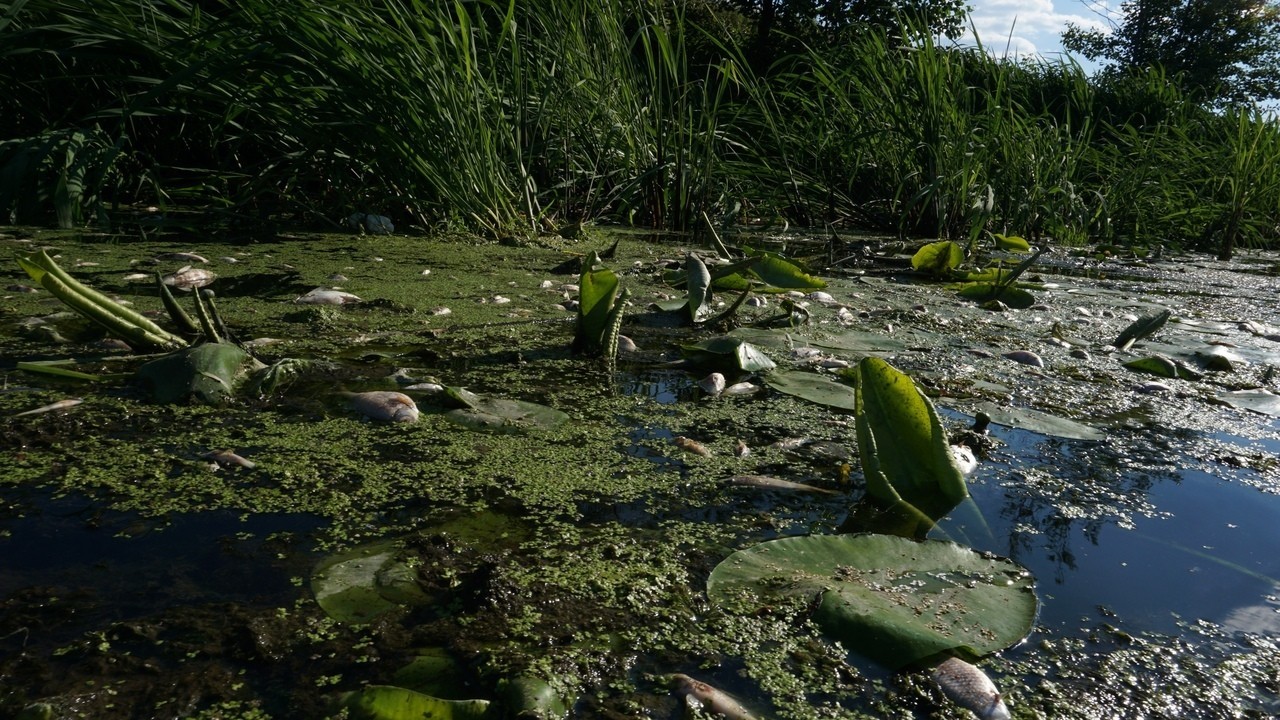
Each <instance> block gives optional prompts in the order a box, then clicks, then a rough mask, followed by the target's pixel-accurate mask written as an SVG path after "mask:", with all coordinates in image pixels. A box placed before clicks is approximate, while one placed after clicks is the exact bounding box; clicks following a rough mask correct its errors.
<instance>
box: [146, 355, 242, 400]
mask: <svg viewBox="0 0 1280 720" xmlns="http://www.w3.org/2000/svg"><path fill="white" fill-rule="evenodd" d="M265 367H266V366H265V365H263V364H262V363H260V362H258V361H257V360H256V359H254V358H253V356H252V355H250V354H249V353H247V352H245V351H244V350H243V349H242V348H240V347H239V346H238V345H232V344H230V343H204V344H202V345H196V346H195V347H189V348H186V349H185V350H179V351H177V352H173V353H170V354H168V355H165V356H164V357H161V358H157V359H155V360H152V361H151V362H148V363H146V364H144V365H142V366H141V367H139V368H138V377H139V378H141V379H142V380H143V381H144V382H146V383H148V384H149V385H150V387H151V395H152V397H153V398H154V399H155V401H156V402H160V403H171V402H178V401H180V400H182V399H184V398H186V397H188V396H193V397H195V398H196V399H197V400H199V401H200V402H202V403H206V404H209V405H217V404H220V403H223V402H226V401H227V400H229V399H230V398H231V397H232V396H234V395H235V394H236V393H237V392H238V391H239V390H240V388H241V386H242V385H244V383H245V380H247V379H248V377H249V374H250V373H252V372H255V371H257V370H261V369H263V368H265Z"/></svg>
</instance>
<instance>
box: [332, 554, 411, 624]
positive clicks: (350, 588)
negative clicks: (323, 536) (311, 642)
mask: <svg viewBox="0 0 1280 720" xmlns="http://www.w3.org/2000/svg"><path fill="white" fill-rule="evenodd" d="M403 547H404V546H403V543H401V541H399V540H384V541H382V542H377V543H372V544H369V545H362V546H360V547H357V548H354V549H352V550H348V551H346V552H343V553H339V554H337V555H334V556H331V557H329V558H326V559H325V560H322V561H321V562H320V564H319V565H317V566H316V569H315V571H314V572H312V574H311V592H312V594H313V595H315V598H316V603H317V604H318V605H320V608H321V609H323V610H324V611H325V613H327V614H328V615H329V617H331V618H333V619H334V620H338V621H340V622H346V623H352V624H362V623H367V622H369V621H371V620H373V619H374V618H376V617H378V616H379V615H381V614H383V613H385V612H387V611H389V610H392V609H394V608H397V607H400V606H402V605H421V604H426V603H428V602H430V601H431V598H430V597H428V596H427V594H426V593H424V592H423V591H422V587H421V586H420V585H419V584H418V581H417V577H418V576H417V569H416V568H415V567H413V566H412V565H410V564H408V563H407V562H405V561H404V559H403V558H402V557H401V555H400V552H401V550H402V549H403Z"/></svg>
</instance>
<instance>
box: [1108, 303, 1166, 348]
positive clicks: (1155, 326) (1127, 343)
mask: <svg viewBox="0 0 1280 720" xmlns="http://www.w3.org/2000/svg"><path fill="white" fill-rule="evenodd" d="M1169 317H1170V313H1169V311H1168V310H1161V311H1160V312H1158V313H1155V314H1153V315H1147V316H1145V317H1140V318H1138V319H1137V320H1135V321H1133V323H1132V324H1130V325H1129V327H1127V328H1125V329H1124V332H1122V333H1120V335H1119V337H1117V338H1116V339H1115V342H1112V343H1111V344H1112V345H1115V346H1116V347H1118V348H1120V349H1121V350H1128V349H1129V348H1130V347H1131V346H1132V345H1133V344H1134V343H1136V342H1137V341H1139V340H1141V339H1143V338H1145V337H1151V336H1152V335H1155V334H1156V333H1157V332H1159V331H1160V328H1163V327H1164V326H1165V323H1167V322H1169Z"/></svg>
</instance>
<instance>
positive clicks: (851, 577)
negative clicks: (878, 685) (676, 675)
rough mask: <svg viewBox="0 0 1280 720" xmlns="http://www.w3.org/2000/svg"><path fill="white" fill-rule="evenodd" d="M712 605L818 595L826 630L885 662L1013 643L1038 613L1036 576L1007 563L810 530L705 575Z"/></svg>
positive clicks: (739, 606)
mask: <svg viewBox="0 0 1280 720" xmlns="http://www.w3.org/2000/svg"><path fill="white" fill-rule="evenodd" d="M707 595H708V596H709V597H710V598H711V600H712V602H715V603H716V604H718V605H721V606H723V607H727V608H732V609H735V610H740V611H747V612H755V611H758V610H761V609H764V608H768V607H770V606H772V605H775V604H777V601H778V600H779V599H785V598H801V599H806V600H820V604H819V605H818V607H817V610H816V611H815V612H814V619H815V620H816V621H817V622H818V625H819V626H820V627H821V628H822V630H823V632H825V633H826V634H827V635H829V636H830V637H832V638H833V639H835V640H838V641H840V642H842V643H844V644H845V645H846V646H848V647H849V648H850V649H852V650H854V651H855V652H858V653H860V654H863V655H866V656H867V657H869V658H871V659H873V660H875V661H877V662H880V663H882V664H884V665H886V666H888V667H891V668H900V667H905V666H908V665H911V664H912V663H917V662H921V661H923V660H926V659H928V658H931V657H932V656H935V655H937V654H939V653H944V652H953V653H954V652H960V653H962V654H967V655H971V656H974V657H980V656H982V655H987V654H989V653H992V652H996V651H998V650H1001V649H1003V648H1006V647H1009V646H1010V645H1013V644H1014V643H1017V642H1018V641H1020V640H1021V639H1022V638H1024V637H1026V635H1027V634H1028V633H1029V632H1030V631H1031V626H1032V623H1033V622H1034V620H1035V617H1036V608H1037V602H1036V596H1035V591H1034V580H1033V579H1032V578H1031V576H1030V574H1029V573H1028V572H1027V571H1026V570H1025V569H1023V568H1022V567H1020V566H1019V565H1017V564H1016V563H1014V562H1013V561H1011V560H1007V559H1004V558H999V557H995V556H993V555H988V554H983V553H978V552H976V551H974V550H972V549H970V548H967V547H964V546H962V545H957V544H955V543H951V542H944V541H940V540H925V541H915V540H909V539H906V538H901V537H895V536H891V535H812V536H807V537H791V538H782V539H780V540H770V541H768V542H764V543H761V544H759V545H756V546H754V547H750V548H747V549H745V550H740V551H738V552H736V553H734V554H732V555H730V556H729V557H728V558H726V559H725V560H724V561H723V562H721V563H720V564H719V565H717V566H716V568H715V569H714V570H713V571H712V572H711V576H710V578H709V579H708V580H707Z"/></svg>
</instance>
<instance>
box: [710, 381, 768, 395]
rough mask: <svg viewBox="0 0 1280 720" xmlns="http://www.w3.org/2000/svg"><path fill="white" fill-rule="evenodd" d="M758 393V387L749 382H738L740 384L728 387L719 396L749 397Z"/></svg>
mask: <svg viewBox="0 0 1280 720" xmlns="http://www.w3.org/2000/svg"><path fill="white" fill-rule="evenodd" d="M758 392H760V386H759V385H756V384H753V383H749V382H740V383H734V384H732V385H730V386H729V387H727V388H725V389H724V390H722V391H721V393H720V394H721V395H751V394H753V393H758Z"/></svg>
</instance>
